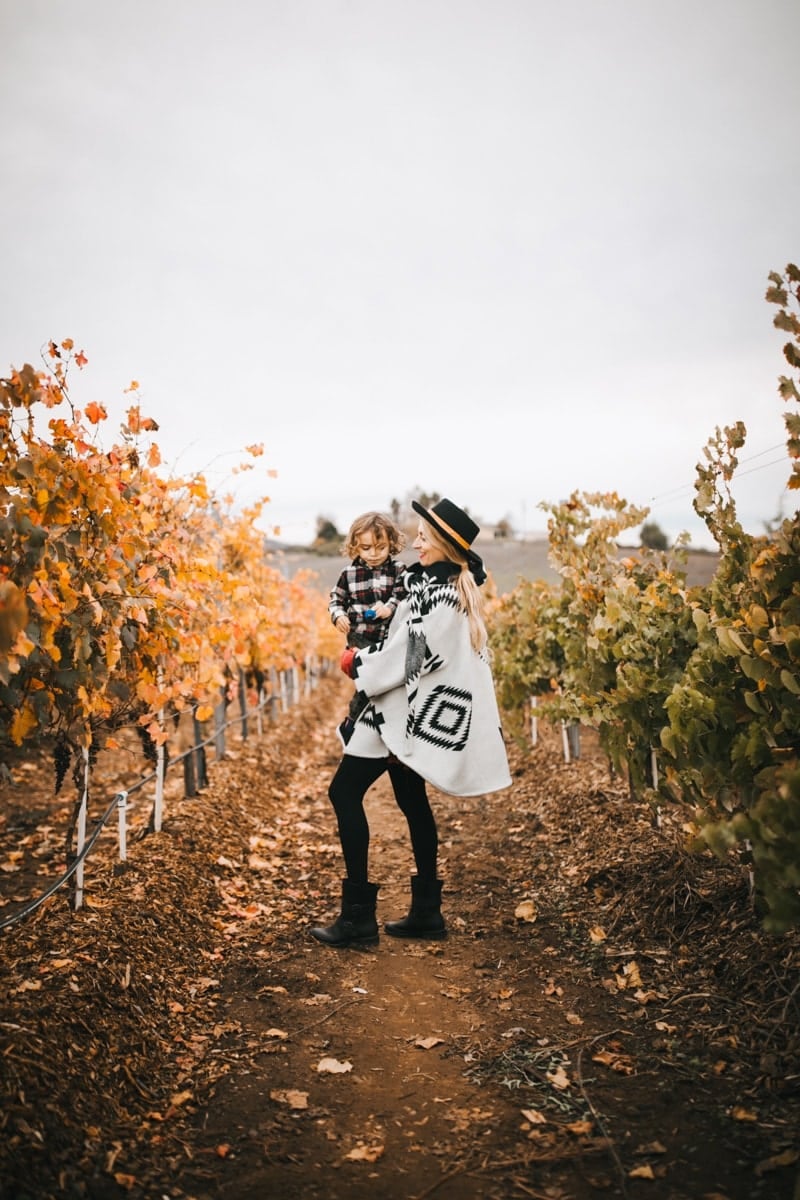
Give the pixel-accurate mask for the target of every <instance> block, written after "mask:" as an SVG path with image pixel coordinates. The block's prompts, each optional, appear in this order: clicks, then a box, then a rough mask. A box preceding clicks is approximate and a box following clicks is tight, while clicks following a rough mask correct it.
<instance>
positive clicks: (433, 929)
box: [383, 875, 447, 939]
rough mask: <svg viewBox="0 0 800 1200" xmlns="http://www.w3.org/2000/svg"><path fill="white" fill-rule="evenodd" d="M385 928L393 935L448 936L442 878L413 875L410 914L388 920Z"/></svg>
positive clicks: (437, 937) (438, 937)
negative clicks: (397, 919) (399, 918)
mask: <svg viewBox="0 0 800 1200" xmlns="http://www.w3.org/2000/svg"><path fill="white" fill-rule="evenodd" d="M383 928H384V929H385V930H386V932H387V933H388V934H391V936H392V937H406V938H436V939H441V938H446V937H447V926H446V925H445V923H444V917H443V916H442V881H441V879H420V877H419V875H412V876H411V908H410V910H409V913H408V916H407V917H403V918H402V919H401V920H400V921H387V922H386V924H385V925H384V927H383Z"/></svg>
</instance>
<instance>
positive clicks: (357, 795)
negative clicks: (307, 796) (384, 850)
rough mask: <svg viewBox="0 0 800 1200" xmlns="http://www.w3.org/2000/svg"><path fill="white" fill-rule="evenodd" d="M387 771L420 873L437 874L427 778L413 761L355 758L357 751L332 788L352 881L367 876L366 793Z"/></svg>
mask: <svg viewBox="0 0 800 1200" xmlns="http://www.w3.org/2000/svg"><path fill="white" fill-rule="evenodd" d="M384 771H388V772H389V778H390V779H391V781H392V787H393V789H394V798H395V800H396V801H397V805H398V808H399V809H400V811H401V812H402V813H403V815H404V817H405V818H406V820H407V821H408V831H409V833H410V835H411V849H412V851H413V853H414V862H415V863H416V867H417V874H418V875H419V876H420V878H422V879H435V878H436V856H437V853H438V850H439V835H438V833H437V831H436V821H435V820H434V816H433V813H432V812H431V806H430V804H429V802H428V795H427V792H426V790H425V780H424V779H423V778H422V777H421V776H420V775H417V773H416V771H412V770H411V768H410V767H406V766H404V765H403V764H402V763H399V762H396V761H395V760H393V759H392V760H390V759H388V758H356V757H355V755H353V754H345V756H344V758H343V759H342V761H341V762H340V763H339V766H338V768H337V770H336V774H335V775H334V777H333V779H332V780H331V785H330V787H329V789H328V795H329V796H330V799H331V804H332V805H333V808H334V812H335V813H336V820H337V821H338V823H339V840H340V841H341V843H342V853H343V854H344V864H345V867H346V868H347V877H348V879H350V880H352V882H353V883H366V882H367V880H368V878H369V876H368V872H367V859H368V856H369V824H368V822H367V815H366V813H365V812H364V796H365V795H366V793H367V791H368V789H369V788H370V787H371V786H372V784H373V783H374V782H375V780H376V779H379V778H380V777H381V775H382V774H383V773H384Z"/></svg>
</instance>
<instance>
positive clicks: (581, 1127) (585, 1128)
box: [564, 1121, 594, 1137]
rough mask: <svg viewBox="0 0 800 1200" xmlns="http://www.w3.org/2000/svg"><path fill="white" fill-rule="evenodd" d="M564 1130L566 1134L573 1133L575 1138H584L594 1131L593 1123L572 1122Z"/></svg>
mask: <svg viewBox="0 0 800 1200" xmlns="http://www.w3.org/2000/svg"><path fill="white" fill-rule="evenodd" d="M564 1128H565V1129H566V1130H567V1132H568V1133H573V1134H574V1135H575V1137H586V1136H588V1135H589V1134H590V1133H591V1132H592V1130H593V1129H594V1121H572V1122H570V1124H569V1125H565V1126H564Z"/></svg>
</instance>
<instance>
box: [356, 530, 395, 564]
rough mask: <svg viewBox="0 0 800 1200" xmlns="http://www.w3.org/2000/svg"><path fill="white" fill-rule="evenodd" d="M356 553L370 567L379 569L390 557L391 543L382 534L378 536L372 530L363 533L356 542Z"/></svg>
mask: <svg viewBox="0 0 800 1200" xmlns="http://www.w3.org/2000/svg"><path fill="white" fill-rule="evenodd" d="M356 551H357V553H358V554H360V556H361V557H362V558H363V560H364V562H365V563H366V564H367V566H368V567H379V566H380V565H381V563H384V562H386V559H387V558H388V557H389V542H388V539H387V538H385V537H381V535H380V534H378V535H377V537H376V535H375V534H374V533H373V532H372V530H371V529H369V530H367V532H366V533H362V534H361V536H360V538H359V539H358V541H357V542H356Z"/></svg>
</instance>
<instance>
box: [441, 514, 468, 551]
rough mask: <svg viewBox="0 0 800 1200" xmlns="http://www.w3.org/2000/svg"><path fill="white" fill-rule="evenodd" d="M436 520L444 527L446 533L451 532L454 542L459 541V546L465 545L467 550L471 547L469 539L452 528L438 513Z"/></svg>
mask: <svg viewBox="0 0 800 1200" xmlns="http://www.w3.org/2000/svg"><path fill="white" fill-rule="evenodd" d="M435 520H436V524H437V525H438V526H439V527H440V529H443V530H444V531H445V533H447V534H449V535H450V537H451V538H452V539H453V541H454V542H458V544H459V546H463V547H464V549H465V550H470V549H471V547H470V544H469V542H468V541H467V539H466V538H463V537H462V536H461V534H460V533H456V531H455V529H451V528H450V526H449V525H448V524H447V523H446V522H445V521H443V520H442V518H441V517H440V516H439V514H438V513H436V516H435Z"/></svg>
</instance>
